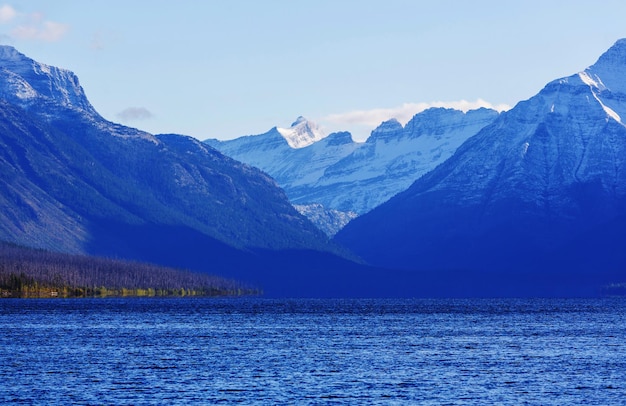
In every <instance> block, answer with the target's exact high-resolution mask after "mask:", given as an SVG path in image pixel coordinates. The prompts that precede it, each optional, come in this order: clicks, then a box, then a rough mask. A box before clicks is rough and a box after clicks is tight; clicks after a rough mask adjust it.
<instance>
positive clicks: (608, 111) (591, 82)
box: [578, 72, 623, 124]
mask: <svg viewBox="0 0 626 406" xmlns="http://www.w3.org/2000/svg"><path fill="white" fill-rule="evenodd" d="M578 76H579V77H580V80H582V81H583V83H585V84H586V85H588V86H589V88H590V89H591V94H592V95H593V97H594V98H595V99H596V100H597V101H598V103H600V106H602V109H603V110H604V112H605V113H606V114H607V115H608V116H609V117H611V118H612V119H613V120H615V121H617V122H618V123H620V124H623V123H622V118H621V117H620V116H619V114H617V113H616V112H615V110H613V109H611V108H610V107H608V106H606V105H605V104H604V103H603V102H602V100H600V98H599V97H598V95H597V94H596V92H594V88H596V89H598V90H603V89H606V87H605V86H604V84H603V83H602V81H601V80H600V78H599V77H598V76H597V75H596V79H598V81H595V80H594V79H593V78H591V76H589V74H588V73H587V72H580V73H579V74H578Z"/></svg>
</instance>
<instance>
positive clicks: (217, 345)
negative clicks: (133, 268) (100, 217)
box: [0, 298, 626, 405]
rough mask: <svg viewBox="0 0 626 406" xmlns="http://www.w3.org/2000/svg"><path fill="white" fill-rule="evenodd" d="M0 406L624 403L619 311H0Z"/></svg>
mask: <svg viewBox="0 0 626 406" xmlns="http://www.w3.org/2000/svg"><path fill="white" fill-rule="evenodd" d="M0 328H1V334H0V403H17V404H19V403H23V404H42V405H55V404H63V405H65V404H90V405H91V404H120V405H121V404H132V405H142V404H159V405H160V404H168V405H171V404H214V403H227V404H231V403H243V404H327V403H329V404H346V405H347V404H350V405H353V404H437V405H438V404H524V403H526V404H542V405H546V404H555V405H564V404H581V403H585V404H599V405H600V404H602V405H615V404H625V403H626V400H625V399H626V301H624V300H619V299H603V300H561V299H559V300H545V299H532V300H513V299H511V300H502V299H498V300H270V299H259V298H244V299H198V298H195V299H93V300H91V299H78V300H61V299H59V300H9V299H7V300H0Z"/></svg>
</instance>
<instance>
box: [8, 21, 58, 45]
mask: <svg viewBox="0 0 626 406" xmlns="http://www.w3.org/2000/svg"><path fill="white" fill-rule="evenodd" d="M69 28H70V27H69V25H67V24H62V23H57V22H54V21H42V22H37V23H31V24H23V25H19V26H17V27H15V28H14V29H13V30H12V31H11V34H12V35H13V36H14V37H15V38H17V39H23V40H36V41H44V42H57V41H59V40H61V39H62V38H63V37H64V36H65V34H66V33H67V31H68V30H69Z"/></svg>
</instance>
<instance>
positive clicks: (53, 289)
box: [0, 242, 261, 298]
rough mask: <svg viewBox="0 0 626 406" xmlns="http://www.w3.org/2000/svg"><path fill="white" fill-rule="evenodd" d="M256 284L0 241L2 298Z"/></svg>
mask: <svg viewBox="0 0 626 406" xmlns="http://www.w3.org/2000/svg"><path fill="white" fill-rule="evenodd" d="M260 293H261V292H260V291H259V290H257V289H254V288H251V287H246V286H244V285H243V284H241V283H239V282H237V281H233V280H228V279H224V278H221V277H218V276H213V275H208V274H204V273H195V272H189V271H184V270H178V269H172V268H166V267H162V266H157V265H151V264H145V263H138V262H131V261H122V260H116V259H109V258H98V257H90V256H84V255H71V254H62V253H57V252H51V251H45V250H38V249H33V248H26V247H22V246H18V245H14V244H11V243H5V242H0V297H3V298H53V297H63V298H70V297H108V296H239V295H254V294H260Z"/></svg>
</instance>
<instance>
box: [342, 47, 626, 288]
mask: <svg viewBox="0 0 626 406" xmlns="http://www.w3.org/2000/svg"><path fill="white" fill-rule="evenodd" d="M624 119H626V40H620V41H618V42H617V43H616V44H615V45H614V46H613V47H612V48H610V49H609V50H608V51H607V52H606V53H604V54H603V55H602V56H601V57H600V58H599V60H598V61H597V62H596V63H595V64H594V65H592V66H591V67H589V68H588V69H585V70H584V71H582V72H580V73H577V74H575V75H572V76H569V77H566V78H562V79H558V80H555V81H553V82H551V83H549V84H547V85H546V86H545V88H544V89H543V90H541V91H540V92H539V93H538V94H537V95H536V96H534V97H532V98H531V99H529V100H527V101H523V102H520V103H519V104H518V105H517V106H515V107H514V108H513V109H512V110H510V111H508V112H505V113H502V114H501V115H500V117H498V118H497V119H496V121H495V122H493V123H492V124H490V125H489V126H487V127H485V128H484V129H482V130H481V131H480V132H479V133H478V134H477V135H476V136H474V137H472V138H470V139H469V140H468V141H466V142H465V143H464V144H463V145H462V146H461V147H459V149H458V150H457V151H456V153H455V154H454V155H453V156H452V157H451V158H450V159H448V160H447V161H445V162H444V163H443V164H441V165H440V166H439V167H438V168H436V169H435V170H433V171H431V172H430V173H428V174H427V175H425V176H424V177H422V178H421V179H419V180H417V181H416V182H415V183H414V184H413V185H412V186H411V187H410V188H409V189H408V190H407V191H405V192H403V193H401V194H399V195H398V196H396V197H394V198H393V199H391V200H390V201H388V202H387V203H385V204H383V205H382V206H380V207H378V208H376V209H375V210H373V211H372V212H370V213H368V214H367V215H364V216H361V217H359V218H357V219H356V220H354V221H353V222H352V223H350V224H349V225H348V226H347V227H346V228H345V229H344V230H342V231H341V232H340V233H339V234H338V235H337V237H336V239H337V241H339V242H341V243H343V244H345V245H346V246H348V247H350V248H351V249H353V250H354V251H355V252H357V253H358V254H360V255H362V256H363V257H364V258H365V259H366V260H368V261H370V262H371V263H374V264H378V265H384V266H392V267H402V268H405V269H458V270H480V271H484V272H496V273H500V274H502V273H504V274H510V273H511V272H514V271H515V272H522V273H524V272H536V273H537V274H539V275H542V276H546V275H554V274H556V273H559V272H561V273H563V275H564V279H563V280H561V281H560V282H561V284H565V285H566V284H567V283H568V282H571V281H572V280H574V279H576V278H579V277H580V275H596V274H597V275H599V274H602V273H611V272H615V273H617V275H618V276H620V277H622V278H624V277H626V275H625V274H624V269H626V254H624V252H625V251H624V249H623V247H624V246H625V245H626V231H625V230H626V228H625V227H624V226H625V225H626V223H625V219H626V121H623V120H624ZM577 275H578V276H577Z"/></svg>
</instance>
